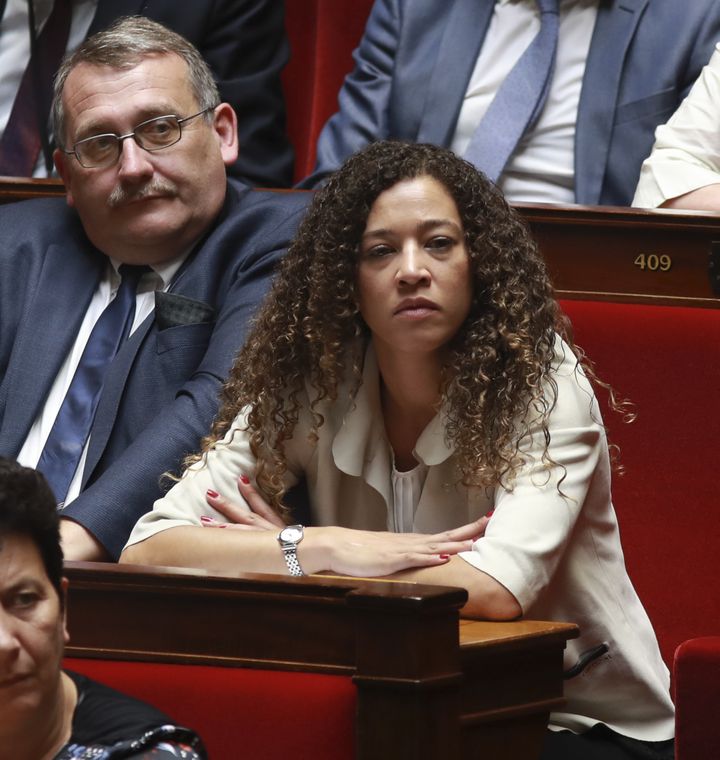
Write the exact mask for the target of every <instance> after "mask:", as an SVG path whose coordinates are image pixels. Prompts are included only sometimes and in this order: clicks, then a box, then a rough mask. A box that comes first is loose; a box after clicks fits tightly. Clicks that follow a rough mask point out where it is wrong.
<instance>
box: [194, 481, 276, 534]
mask: <svg viewBox="0 0 720 760" xmlns="http://www.w3.org/2000/svg"><path fill="white" fill-rule="evenodd" d="M237 486H238V491H239V492H240V496H242V497H243V499H245V502H246V503H247V505H248V506H249V507H250V511H248V510H247V509H245V508H244V507H241V506H239V505H238V504H235V503H234V502H232V501H231V500H230V499H228V498H226V497H225V496H221V495H220V494H219V493H217V492H216V491H210V490H209V491H208V492H207V493H206V494H205V500H206V501H207V503H208V504H209V505H210V506H211V507H212V508H213V509H215V510H217V511H218V512H220V514H221V515H224V516H225V517H226V518H227V519H228V521H229V522H227V523H221V522H218V521H217V520H214V519H213V518H212V517H205V516H204V515H203V517H201V518H200V519H201V521H202V525H203V527H204V528H234V529H236V530H279V529H282V528H284V527H285V522H284V521H283V519H282V518H281V517H280V515H278V514H277V512H275V510H274V509H273V508H272V507H271V506H270V505H269V504H268V503H267V502H266V501H265V499H263V497H262V496H260V494H259V493H258V492H257V490H256V489H255V488H254V486H253V485H252V484H251V483H250V480H249V479H248V478H247V477H246V476H245V475H240V477H239V478H238V479H237Z"/></svg>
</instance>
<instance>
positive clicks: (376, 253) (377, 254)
mask: <svg viewBox="0 0 720 760" xmlns="http://www.w3.org/2000/svg"><path fill="white" fill-rule="evenodd" d="M392 251H393V249H392V248H391V247H390V246H389V245H374V246H373V247H372V248H369V249H368V250H367V251H365V256H367V257H369V258H381V257H383V256H388V255H390V254H391V253H392Z"/></svg>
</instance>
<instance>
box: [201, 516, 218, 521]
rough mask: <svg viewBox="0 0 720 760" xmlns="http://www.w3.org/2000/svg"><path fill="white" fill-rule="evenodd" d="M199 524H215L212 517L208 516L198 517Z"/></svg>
mask: <svg viewBox="0 0 720 760" xmlns="http://www.w3.org/2000/svg"><path fill="white" fill-rule="evenodd" d="M200 522H205V523H210V522H215V520H213V518H212V517H209V516H208V515H200Z"/></svg>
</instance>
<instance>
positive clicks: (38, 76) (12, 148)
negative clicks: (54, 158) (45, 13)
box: [0, 0, 72, 177]
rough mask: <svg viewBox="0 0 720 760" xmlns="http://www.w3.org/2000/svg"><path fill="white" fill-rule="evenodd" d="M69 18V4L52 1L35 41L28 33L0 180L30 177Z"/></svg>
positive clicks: (1, 152)
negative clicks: (24, 64)
mask: <svg viewBox="0 0 720 760" xmlns="http://www.w3.org/2000/svg"><path fill="white" fill-rule="evenodd" d="M30 2H32V0H30ZM71 18H72V0H55V3H54V5H53V9H52V12H51V13H50V16H49V18H48V20H47V21H46V22H45V26H43V28H42V31H41V32H40V34H39V36H38V37H37V39H35V38H34V34H33V33H32V32H31V39H32V40H33V44H32V46H31V55H30V60H29V61H28V65H27V68H26V69H25V73H24V74H23V77H22V80H21V82H20V87H19V89H18V92H17V95H16V96H15V102H14V104H13V107H12V111H11V112H10V118H9V119H8V123H7V125H6V127H5V131H4V132H3V134H2V138H0V175H2V176H8V177H31V176H32V173H33V169H34V168H35V164H36V163H37V159H38V155H39V153H40V146H41V144H42V139H43V136H45V135H46V133H47V122H48V115H49V112H50V101H51V98H52V81H53V77H54V76H55V72H56V71H57V68H58V66H59V65H60V61H61V60H62V57H63V55H64V53H65V48H66V47H67V41H68V34H69V33H70V21H71ZM31 19H32V14H31Z"/></svg>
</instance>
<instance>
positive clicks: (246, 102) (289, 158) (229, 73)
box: [0, 0, 293, 187]
mask: <svg viewBox="0 0 720 760" xmlns="http://www.w3.org/2000/svg"><path fill="white" fill-rule="evenodd" d="M4 10H5V0H0V18H2V15H3V13H4ZM133 15H142V16H147V17H148V18H151V19H153V20H154V21H159V22H160V23H161V24H164V25H165V26H167V27H168V28H170V29H172V30H173V31H175V32H177V33H178V34H182V36H183V37H185V38H186V39H188V40H190V42H192V43H193V44H194V45H195V46H196V47H197V48H198V50H199V51H200V52H201V53H202V55H203V57H204V58H205V60H206V61H207V62H208V64H209V65H210V68H211V69H212V71H213V74H214V75H215V79H216V81H217V83H218V87H219V88H220V96H221V97H222V99H223V100H226V101H227V102H228V103H230V104H231V105H232V106H233V108H234V109H235V111H236V113H237V115H238V133H239V136H240V155H239V157H238V159H237V161H236V162H235V164H233V166H232V167H230V174H231V175H232V176H233V177H236V178H237V179H241V180H243V181H244V182H247V183H248V184H250V185H255V186H258V187H289V186H290V184H291V183H292V177H293V151H292V148H291V146H290V141H289V140H288V137H287V135H286V132H285V101H284V98H283V91H282V84H281V81H280V72H281V71H282V69H283V68H284V66H285V64H286V63H287V61H288V57H289V52H290V48H289V45H288V41H287V37H286V36H285V13H284V3H282V2H281V0H185V2H179V1H178V0H98V4H97V10H96V12H95V17H94V19H93V21H92V23H91V25H90V29H89V30H88V36H89V35H91V34H94V33H95V32H98V31H100V30H101V29H104V28H105V27H107V26H109V25H110V24H111V23H112V22H113V21H115V19H117V18H119V17H120V16H133ZM181 115H185V114H181Z"/></svg>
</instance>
